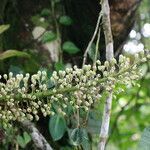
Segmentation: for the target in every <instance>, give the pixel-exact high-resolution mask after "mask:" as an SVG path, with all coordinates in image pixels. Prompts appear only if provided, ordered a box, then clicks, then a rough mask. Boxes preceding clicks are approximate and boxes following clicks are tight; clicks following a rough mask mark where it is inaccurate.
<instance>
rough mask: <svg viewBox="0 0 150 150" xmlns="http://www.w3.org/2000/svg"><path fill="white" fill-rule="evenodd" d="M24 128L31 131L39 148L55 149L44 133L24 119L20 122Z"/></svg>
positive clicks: (43, 149)
mask: <svg viewBox="0 0 150 150" xmlns="http://www.w3.org/2000/svg"><path fill="white" fill-rule="evenodd" d="M19 124H20V125H21V127H22V128H23V129H25V130H26V131H27V132H29V133H30V135H31V138H32V140H33V142H34V144H35V146H36V148H37V149H39V150H53V149H52V147H51V146H50V145H49V143H48V142H47V141H46V139H45V138H44V137H43V135H42V134H41V133H40V132H39V131H38V129H37V128H36V127H35V126H34V125H33V124H32V123H31V122H30V121H23V122H21V123H19Z"/></svg>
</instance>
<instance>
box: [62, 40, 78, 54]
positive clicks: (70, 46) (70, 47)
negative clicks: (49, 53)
mask: <svg viewBox="0 0 150 150" xmlns="http://www.w3.org/2000/svg"><path fill="white" fill-rule="evenodd" d="M62 48H63V51H65V52H67V53H69V54H76V53H78V52H79V51H80V49H79V48H78V47H77V46H76V45H75V44H74V43H72V42H70V41H67V42H65V43H64V44H63V47H62Z"/></svg>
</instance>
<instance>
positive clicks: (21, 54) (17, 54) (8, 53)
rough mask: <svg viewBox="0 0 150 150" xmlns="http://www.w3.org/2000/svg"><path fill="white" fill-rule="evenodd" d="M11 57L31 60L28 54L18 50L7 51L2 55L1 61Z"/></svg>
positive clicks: (0, 56)
mask: <svg viewBox="0 0 150 150" xmlns="http://www.w3.org/2000/svg"><path fill="white" fill-rule="evenodd" d="M11 57H25V58H30V55H29V54H28V53H26V52H21V51H17V50H7V51H5V52H3V53H1V54H0V60H4V59H7V58H11Z"/></svg>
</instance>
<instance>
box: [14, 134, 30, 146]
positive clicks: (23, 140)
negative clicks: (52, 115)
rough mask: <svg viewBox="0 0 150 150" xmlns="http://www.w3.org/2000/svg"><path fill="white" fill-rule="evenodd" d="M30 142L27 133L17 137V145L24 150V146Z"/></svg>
mask: <svg viewBox="0 0 150 150" xmlns="http://www.w3.org/2000/svg"><path fill="white" fill-rule="evenodd" d="M30 141H31V137H30V135H29V134H28V133H27V132H24V133H23V137H22V136H20V135H18V136H17V143H18V144H19V145H20V146H21V147H22V148H25V147H26V145H27V144H28V143H29V142H30Z"/></svg>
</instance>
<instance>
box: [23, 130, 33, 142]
mask: <svg viewBox="0 0 150 150" xmlns="http://www.w3.org/2000/svg"><path fill="white" fill-rule="evenodd" d="M23 137H24V141H25V143H26V144H28V143H29V142H30V141H31V136H30V135H29V134H28V133H27V132H24V133H23Z"/></svg>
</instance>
